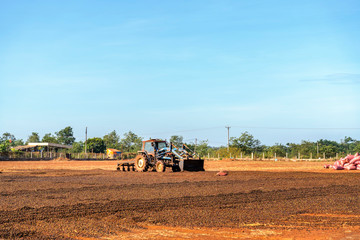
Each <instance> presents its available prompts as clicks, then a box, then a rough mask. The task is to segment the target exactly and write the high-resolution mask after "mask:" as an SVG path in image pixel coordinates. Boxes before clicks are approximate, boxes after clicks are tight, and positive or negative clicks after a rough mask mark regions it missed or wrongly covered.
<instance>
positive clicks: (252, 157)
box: [251, 152, 254, 160]
mask: <svg viewBox="0 0 360 240" xmlns="http://www.w3.org/2000/svg"><path fill="white" fill-rule="evenodd" d="M251 159H252V160H254V153H253V152H252V153H251Z"/></svg>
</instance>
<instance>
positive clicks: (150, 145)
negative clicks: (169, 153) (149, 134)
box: [142, 139, 168, 155]
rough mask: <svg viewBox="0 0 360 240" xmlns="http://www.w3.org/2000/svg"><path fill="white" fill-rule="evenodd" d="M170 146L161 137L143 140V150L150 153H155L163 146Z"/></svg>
mask: <svg viewBox="0 0 360 240" xmlns="http://www.w3.org/2000/svg"><path fill="white" fill-rule="evenodd" d="M166 147H168V144H167V143H166V142H165V141H163V140H159V139H150V140H147V141H143V146H142V151H143V152H146V153H147V154H149V155H154V152H155V151H158V150H161V149H163V148H166Z"/></svg>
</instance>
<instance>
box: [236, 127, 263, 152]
mask: <svg viewBox="0 0 360 240" xmlns="http://www.w3.org/2000/svg"><path fill="white" fill-rule="evenodd" d="M230 146H231V147H235V148H239V149H241V151H243V152H245V153H246V154H249V153H251V152H256V151H260V150H261V142H260V140H258V139H255V138H254V136H252V135H251V134H249V133H248V132H243V133H242V134H241V136H240V137H238V138H235V137H232V138H230Z"/></svg>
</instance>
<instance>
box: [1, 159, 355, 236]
mask: <svg viewBox="0 0 360 240" xmlns="http://www.w3.org/2000/svg"><path fill="white" fill-rule="evenodd" d="M116 163H117V162H116V161H36V162H35V161H18V162H7V161H2V162H0V172H1V173H0V196H1V197H0V239H19V238H21V239H207V240H211V239H360V204H359V202H360V196H359V192H360V186H359V184H358V181H359V179H360V178H359V176H360V175H359V174H360V171H335V170H330V169H323V168H322V166H323V164H325V163H324V162H283V161H280V162H274V161H246V162H245V161H224V160H222V161H206V162H205V169H206V171H205V172H177V173H173V172H171V171H168V170H167V171H166V172H165V173H156V172H146V173H138V172H120V171H116V170H115V169H116ZM221 169H222V170H227V171H229V175H228V176H216V172H217V171H218V170H221Z"/></svg>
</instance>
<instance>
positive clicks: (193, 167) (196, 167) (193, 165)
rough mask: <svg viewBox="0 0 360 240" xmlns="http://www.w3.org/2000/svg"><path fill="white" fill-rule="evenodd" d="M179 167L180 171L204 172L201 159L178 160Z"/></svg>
mask: <svg viewBox="0 0 360 240" xmlns="http://www.w3.org/2000/svg"><path fill="white" fill-rule="evenodd" d="M179 167H180V170H181V171H195V172H197V171H205V169H204V160H202V159H184V160H180V162H179Z"/></svg>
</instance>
